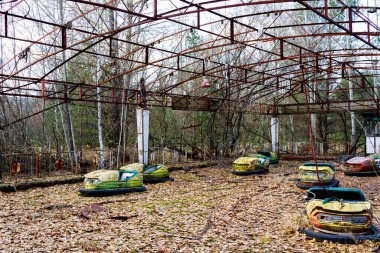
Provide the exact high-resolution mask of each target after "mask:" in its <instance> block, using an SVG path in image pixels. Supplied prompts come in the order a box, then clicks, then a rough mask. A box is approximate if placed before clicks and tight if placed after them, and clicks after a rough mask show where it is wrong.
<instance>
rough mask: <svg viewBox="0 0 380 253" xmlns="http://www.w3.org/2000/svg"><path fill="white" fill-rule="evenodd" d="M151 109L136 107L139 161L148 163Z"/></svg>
mask: <svg viewBox="0 0 380 253" xmlns="http://www.w3.org/2000/svg"><path fill="white" fill-rule="evenodd" d="M149 113H150V112H149V110H147V109H143V108H137V109H136V122H137V150H138V152H137V153H138V157H139V163H143V164H148V158H149V156H148V155H149V153H148V151H149V144H148V141H149Z"/></svg>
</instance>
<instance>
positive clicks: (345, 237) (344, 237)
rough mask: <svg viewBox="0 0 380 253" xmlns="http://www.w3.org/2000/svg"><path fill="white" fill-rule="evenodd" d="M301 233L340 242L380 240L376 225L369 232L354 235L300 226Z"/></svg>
mask: <svg viewBox="0 0 380 253" xmlns="http://www.w3.org/2000/svg"><path fill="white" fill-rule="evenodd" d="M298 231H299V232H300V233H303V234H306V236H307V237H309V238H314V239H316V240H317V241H324V240H326V241H330V242H338V243H356V242H360V241H366V240H371V241H375V242H379V241H380V229H379V228H378V227H376V226H375V225H371V227H370V228H369V232H368V234H365V235H353V234H327V233H322V232H317V231H313V230H310V229H306V228H299V229H298Z"/></svg>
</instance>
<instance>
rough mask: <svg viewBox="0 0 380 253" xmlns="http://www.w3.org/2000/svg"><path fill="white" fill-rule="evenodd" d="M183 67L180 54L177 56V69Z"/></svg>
mask: <svg viewBox="0 0 380 253" xmlns="http://www.w3.org/2000/svg"><path fill="white" fill-rule="evenodd" d="M180 68H181V64H180V62H179V55H178V56H177V70H179V69H180Z"/></svg>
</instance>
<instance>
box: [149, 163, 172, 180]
mask: <svg viewBox="0 0 380 253" xmlns="http://www.w3.org/2000/svg"><path fill="white" fill-rule="evenodd" d="M143 181H144V183H162V182H167V181H174V179H173V178H171V177H169V169H168V167H166V166H165V165H148V166H144V169H143Z"/></svg>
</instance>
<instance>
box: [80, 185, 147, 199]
mask: <svg viewBox="0 0 380 253" xmlns="http://www.w3.org/2000/svg"><path fill="white" fill-rule="evenodd" d="M143 191H146V188H145V186H140V187H133V188H118V189H85V188H80V189H79V192H80V193H81V194H82V195H84V196H89V197H91V196H110V195H117V194H125V193H130V192H143Z"/></svg>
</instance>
